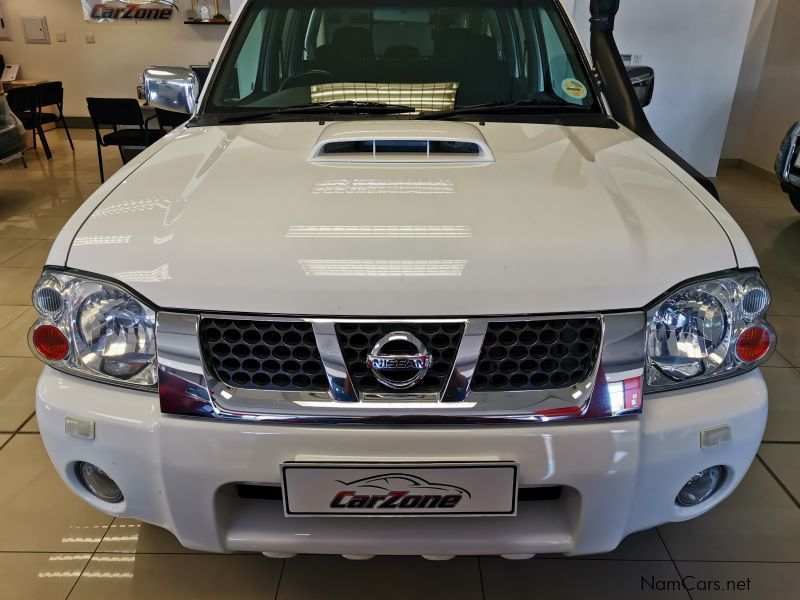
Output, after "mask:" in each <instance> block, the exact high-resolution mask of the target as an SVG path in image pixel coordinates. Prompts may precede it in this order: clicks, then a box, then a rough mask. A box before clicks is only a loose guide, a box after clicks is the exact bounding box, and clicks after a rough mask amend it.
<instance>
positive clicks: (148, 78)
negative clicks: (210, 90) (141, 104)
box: [144, 67, 200, 114]
mask: <svg viewBox="0 0 800 600" xmlns="http://www.w3.org/2000/svg"><path fill="white" fill-rule="evenodd" d="M199 96H200V81H199V79H198V78H197V74H196V73H195V72H194V71H192V70H191V69H189V68H187V67H148V68H147V69H145V72H144V97H145V98H146V99H147V102H148V104H151V105H153V106H155V107H156V108H163V109H164V110H171V111H172V112H179V113H188V114H193V113H194V110H195V108H197V99H198V97H199Z"/></svg>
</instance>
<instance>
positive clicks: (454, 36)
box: [205, 0, 597, 113]
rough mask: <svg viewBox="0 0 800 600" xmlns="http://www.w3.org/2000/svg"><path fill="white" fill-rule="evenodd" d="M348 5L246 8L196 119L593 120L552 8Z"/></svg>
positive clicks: (303, 2) (531, 2) (534, 0)
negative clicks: (281, 110)
mask: <svg viewBox="0 0 800 600" xmlns="http://www.w3.org/2000/svg"><path fill="white" fill-rule="evenodd" d="M284 1H285V0H284ZM350 1H351V2H353V4H352V5H348V4H347V2H348V0H342V2H341V4H340V3H338V2H337V1H335V0H334V1H331V0H327V1H324V2H323V1H320V0H318V1H316V2H315V1H314V0H296V1H294V2H292V3H291V5H289V4H285V5H284V4H283V3H282V2H281V0H254V1H252V2H250V3H249V4H248V5H247V13H246V14H245V15H244V16H243V18H242V19H241V20H240V22H239V25H238V26H237V30H236V32H235V33H234V35H233V36H232V38H231V41H230V42H229V44H230V47H229V49H228V50H227V51H226V53H225V55H224V58H223V60H222V63H221V65H220V69H219V73H218V74H217V75H216V76H215V78H214V81H213V82H212V89H211V92H210V94H209V100H208V102H207V103H206V106H205V111H206V112H225V113H235V112H236V111H253V110H254V109H259V108H277V107H286V106H299V105H306V104H311V103H319V102H327V101H337V100H338V101H347V100H352V101H371V102H384V103H395V104H404V105H409V106H413V107H414V108H415V109H417V111H426V112H427V111H433V110H447V109H452V108H457V107H463V106H472V105H475V104H484V103H497V102H502V103H510V102H524V103H529V104H536V103H542V104H557V103H558V102H560V103H561V104H572V105H579V106H583V107H587V108H589V107H591V108H595V109H597V105H596V102H595V98H594V96H593V93H592V86H591V82H590V79H589V78H588V75H587V72H586V69H585V66H584V64H583V63H582V61H581V55H580V52H579V51H578V49H577V48H576V47H575V42H574V39H573V37H572V36H571V35H570V33H569V31H568V29H567V28H566V25H565V23H564V21H563V18H562V15H561V13H560V11H559V9H558V8H557V7H556V5H555V3H556V2H558V1H559V0H516V1H512V0H457V1H455V2H451V1H450V0H438V2H437V0H430V2H429V3H428V2H418V1H416V0H412V1H411V2H410V3H409V4H408V5H405V6H402V5H401V6H391V5H390V6H383V5H380V4H379V3H378V2H377V1H376V2H375V3H374V5H372V3H369V2H363V1H360V0H350Z"/></svg>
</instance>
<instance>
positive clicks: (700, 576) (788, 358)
mask: <svg viewBox="0 0 800 600" xmlns="http://www.w3.org/2000/svg"><path fill="white" fill-rule="evenodd" d="M75 137H76V138H77V152H76V154H74V155H73V154H72V152H70V151H69V148H68V146H66V144H65V143H64V140H63V139H62V138H61V136H60V135H59V134H58V133H53V134H52V135H51V136H50V138H51V139H52V140H53V142H52V144H53V150H54V154H55V157H54V159H53V160H52V161H51V162H48V161H45V160H43V158H42V157H41V154H40V157H39V158H38V159H37V158H36V155H35V154H33V153H29V158H28V162H29V168H28V169H27V170H24V169H22V167H21V166H20V165H18V164H11V165H7V166H3V167H0V379H2V381H3V382H4V384H3V386H2V387H1V388H0V599H3V600H4V599H6V598H9V599H11V598H13V599H17V598H31V599H35V600H49V599H51V598H52V599H63V598H66V597H69V598H70V599H71V600H78V599H83V598H115V599H118V600H123V599H126V598H146V599H148V600H151V599H160V598H191V599H200V598H220V597H226V598H280V599H282V600H288V599H310V598H314V599H316V598H322V599H326V600H327V599H335V598H345V597H353V596H359V597H366V598H376V599H378V598H379V599H381V600H390V599H393V598H437V599H444V598H458V599H459V600H467V599H472V598H476V599H477V598H487V599H506V598H564V597H591V598H615V599H617V598H637V597H643V598H647V597H653V598H662V597H663V598H673V597H676V598H681V597H683V598H687V597H691V598H695V599H700V598H705V597H711V598H728V597H734V596H735V597H743V598H759V599H761V598H775V599H780V600H783V599H787V598H796V597H798V594H800V592H798V591H797V590H798V589H800V215H798V214H797V213H796V212H795V211H794V210H793V209H792V208H791V206H790V204H789V202H788V200H787V199H786V197H785V196H784V195H783V194H782V193H781V192H780V191H779V189H778V188H777V186H775V185H773V184H771V183H768V182H766V181H764V180H761V179H759V178H757V177H754V176H752V175H749V174H748V173H745V172H744V171H739V170H726V171H723V172H721V173H720V178H719V188H720V191H721V193H722V196H723V203H724V204H725V206H727V207H728V208H729V209H730V210H731V212H732V213H733V215H734V216H735V217H736V218H737V219H738V220H739V221H740V222H741V223H742V226H743V227H744V229H745V231H746V232H747V233H748V235H749V236H750V239H751V241H752V242H753V245H754V246H755V248H756V250H757V252H758V254H759V256H760V258H761V261H762V266H763V269H764V272H765V274H766V276H767V279H768V281H769V283H770V285H771V287H772V290H773V292H774V295H775V303H774V307H773V309H772V311H771V321H772V322H773V323H774V324H775V326H776V328H777V329H778V331H779V333H780V342H779V347H778V350H779V352H778V353H777V354H775V355H774V357H773V358H772V359H771V360H770V362H769V366H768V367H767V368H765V369H764V374H765V376H766V379H767V384H768V386H769V391H770V418H769V423H768V426H767V432H766V435H765V439H764V444H763V446H762V448H761V452H760V453H759V458H758V460H757V461H756V462H755V464H754V465H753V467H752V469H751V470H750V472H749V473H748V475H747V477H746V478H745V481H744V483H743V484H742V485H741V487H740V488H739V489H738V490H737V491H736V492H735V493H734V494H733V496H732V497H731V498H729V499H728V500H726V501H725V502H724V503H723V504H722V505H720V506H719V507H718V508H717V509H715V510H713V511H712V512H710V513H709V514H708V515H706V516H704V517H701V518H699V519H696V520H694V521H690V522H688V523H681V524H672V525H667V526H664V527H660V528H659V529H657V530H651V531H646V532H642V533H640V534H636V535H634V536H631V537H630V538H628V539H627V540H625V542H623V544H622V546H621V547H620V548H619V549H618V550H616V551H615V552H613V553H611V554H609V555H605V556H597V557H587V558H580V559H569V558H564V557H543V558H538V559H534V560H531V561H522V562H511V561H505V560H502V559H495V558H480V559H478V558H469V557H465V558H457V559H454V560H452V561H449V562H445V563H434V562H428V561H425V560H423V559H421V558H392V557H384V558H376V559H374V560H371V561H367V562H363V563H362V562H350V561H346V560H344V559H342V558H338V557H333V558H329V557H320V556H304V557H298V558H294V559H290V560H287V561H280V560H273V559H267V558H263V557H261V556H259V555H231V556H216V555H208V554H202V553H195V552H191V551H189V550H186V549H184V548H182V547H181V546H180V545H179V544H178V543H177V541H176V540H175V539H174V537H173V536H172V535H171V534H169V533H168V532H166V531H163V530H160V529H156V528H154V527H151V526H148V525H143V524H140V523H137V522H135V521H129V520H124V519H116V520H115V519H112V518H111V517H107V516H105V515H103V514H101V513H99V512H97V511H95V510H94V509H92V508H89V507H88V506H87V505H86V504H84V503H83V502H81V501H80V500H78V499H77V498H75V497H74V496H73V495H72V494H71V493H70V492H69V491H68V490H67V489H66V487H65V486H64V485H63V484H62V483H61V481H60V480H59V479H58V477H57V475H56V474H55V472H54V470H53V469H52V468H51V466H50V463H49V461H48V459H47V456H46V454H45V452H44V448H43V446H42V443H41V440H40V438H39V435H38V433H37V428H36V421H35V417H34V416H33V393H34V386H35V384H36V378H37V376H38V373H39V371H40V369H41V367H40V365H39V363H38V362H37V361H36V360H35V359H33V358H31V356H30V353H29V352H28V349H27V345H26V342H25V335H26V332H27V328H28V326H29V324H30V322H31V321H32V320H33V312H32V309H31V308H30V306H29V305H30V301H29V294H30V290H31V287H32V286H33V283H34V282H35V281H36V278H37V277H38V275H39V272H40V268H41V265H42V264H43V262H44V260H45V257H46V255H47V251H48V248H49V246H50V243H51V241H52V239H53V237H54V235H55V234H56V233H57V232H58V230H59V228H60V227H61V226H62V225H63V223H64V222H65V221H66V219H67V218H68V217H69V215H70V214H71V213H72V212H73V211H74V210H75V208H77V206H78V205H79V204H80V203H81V201H82V200H83V199H85V198H86V197H87V196H88V195H89V194H90V193H91V192H92V191H93V190H94V189H95V187H96V186H97V184H98V177H97V167H96V163H95V149H94V140H93V136H92V135H90V134H89V133H88V132H86V131H80V132H76V135H75ZM107 161H108V166H109V171H110V170H112V169H113V168H115V167H116V166H117V165H119V156H118V155H117V154H116V153H115V152H112V151H108V152H107ZM681 576H684V577H688V578H689V579H687V581H688V582H689V583H694V585H695V587H696V589H695V590H694V591H692V592H691V593H689V592H686V591H685V590H680V589H676V587H675V583H674V582H675V580H677V579H679V578H680V577H681ZM730 579H735V580H743V581H745V582H746V580H749V581H750V584H749V591H741V592H736V593H725V592H718V591H705V590H704V589H703V588H704V587H707V586H705V585H704V582H705V581H707V580H712V581H722V582H723V585H724V582H726V581H727V580H730ZM648 582H649V583H651V584H652V585H653V586H654V587H655V589H654V590H651V589H649V588H648ZM659 582H660V583H659ZM743 585H746V583H743Z"/></svg>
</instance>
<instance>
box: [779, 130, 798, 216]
mask: <svg viewBox="0 0 800 600" xmlns="http://www.w3.org/2000/svg"><path fill="white" fill-rule="evenodd" d="M799 149H800V122H798V123H795V124H794V125H792V128H791V129H790V130H789V131H788V132H787V133H786V137H785V138H783V143H782V144H781V149H780V151H779V152H778V157H777V158H776V159H775V173H776V174H777V175H778V181H779V182H780V184H781V189H782V190H783V191H784V192H786V193H787V194H789V198H790V199H791V200H792V204H793V205H794V207H795V208H796V209H797V210H800V150H799Z"/></svg>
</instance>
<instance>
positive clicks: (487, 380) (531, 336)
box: [472, 318, 602, 392]
mask: <svg viewBox="0 0 800 600" xmlns="http://www.w3.org/2000/svg"><path fill="white" fill-rule="evenodd" d="M601 337H602V329H601V325H600V319H596V318H594V319H574V320H566V319H564V320H550V321H516V322H506V323H489V327H488V328H487V331H486V338H485V339H484V342H483V347H482V348H481V354H480V358H479V360H478V366H477V369H476V371H475V376H474V377H473V379H472V389H473V390H474V391H476V392H506V391H525V390H552V389H558V388H564V387H569V386H571V385H574V384H576V383H580V382H582V381H585V380H586V379H587V377H589V375H590V374H591V373H592V372H593V370H594V366H595V363H596V362H597V357H598V355H599V353H600V343H601V339H600V338H601Z"/></svg>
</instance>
